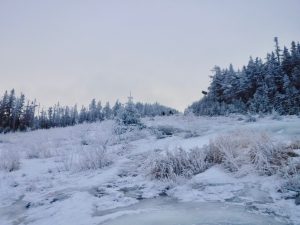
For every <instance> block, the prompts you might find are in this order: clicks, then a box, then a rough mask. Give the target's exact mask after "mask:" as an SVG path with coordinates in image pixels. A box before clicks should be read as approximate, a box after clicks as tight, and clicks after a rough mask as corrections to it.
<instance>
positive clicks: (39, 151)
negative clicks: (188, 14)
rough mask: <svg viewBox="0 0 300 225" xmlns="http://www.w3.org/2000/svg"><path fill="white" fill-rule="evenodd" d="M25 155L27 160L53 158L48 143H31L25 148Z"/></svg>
mask: <svg viewBox="0 0 300 225" xmlns="http://www.w3.org/2000/svg"><path fill="white" fill-rule="evenodd" d="M25 154H26V157H27V158H28V159H34V158H50V157H52V156H53V152H52V151H51V148H50V146H49V143H48V144H47V143H32V144H30V145H29V146H27V148H26V150H25Z"/></svg>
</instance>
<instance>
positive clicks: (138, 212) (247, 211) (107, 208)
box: [0, 115, 300, 225]
mask: <svg viewBox="0 0 300 225" xmlns="http://www.w3.org/2000/svg"><path fill="white" fill-rule="evenodd" d="M143 123H144V124H145V125H146V128H144V129H142V130H133V131H131V132H127V133H125V134H121V135H117V134H115V132H114V128H115V124H114V122H113V121H105V122H102V123H93V124H82V125H77V126H74V127H67V128H55V129H50V130H38V131H33V132H27V133H12V134H6V135H4V134H1V135H0V153H2V158H3V155H5V154H7V152H12V153H14V154H13V156H15V157H16V158H17V157H20V168H19V169H18V170H15V171H11V172H8V171H5V169H2V170H0V224H1V225H10V224H11V225H12V224H30V225H50V224H56V225H69V224H73V225H87V224H89V225H92V224H107V225H109V224H122V225H123V224H124V225H125V224H130V225H134V224H138V225H148V224H160V225H171V224H172V225H177V224H178V225H179V224H181V225H183V224H185V225H191V224H300V206H299V205H298V206H297V205H296V204H295V198H294V196H295V194H296V193H294V192H293V191H284V192H282V191H279V190H281V189H280V188H281V187H282V185H283V183H284V182H285V179H284V178H282V177H280V176H278V175H272V176H267V175H265V176H263V175H258V174H256V173H247V174H246V175H243V176H241V175H239V176H238V175H237V174H235V173H231V172H229V171H227V170H225V169H224V168H223V167H222V166H220V165H216V166H213V167H210V168H209V169H207V170H206V171H205V172H203V173H199V174H197V175H195V176H192V177H190V178H178V179H176V180H170V181H163V180H155V179H151V176H150V175H149V168H148V167H149V161H151V159H153V158H155V157H159V155H160V154H161V153H163V152H165V151H174V150H176V149H178V148H181V149H184V150H189V149H193V148H195V147H197V148H199V149H200V150H201V147H202V146H204V145H206V144H208V143H209V141H210V140H211V139H213V138H215V137H217V136H218V135H221V134H228V133H231V132H233V133H234V132H238V133H240V132H249V131H252V132H255V133H259V132H266V133H269V135H270V136H271V137H272V138H274V139H276V140H278V141H280V142H284V143H289V142H292V141H294V140H297V139H298V140H300V119H299V118H298V117H284V118H282V119H281V120H274V119H271V118H259V119H258V120H257V121H256V122H246V119H245V118H243V117H241V116H232V117H216V118H214V117H211V118H209V117H193V116H182V115H179V116H172V117H156V118H154V119H144V120H143ZM249 138H251V137H249ZM295 151H297V150H295ZM4 153H5V154H4ZM0 160H1V158H0ZM2 160H3V159H2ZM0 163H1V162H0Z"/></svg>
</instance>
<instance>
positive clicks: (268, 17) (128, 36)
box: [0, 0, 300, 110]
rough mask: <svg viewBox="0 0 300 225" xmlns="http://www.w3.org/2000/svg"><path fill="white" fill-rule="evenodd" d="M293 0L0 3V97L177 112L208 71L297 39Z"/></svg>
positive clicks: (299, 23)
mask: <svg viewBox="0 0 300 225" xmlns="http://www.w3.org/2000/svg"><path fill="white" fill-rule="evenodd" d="M299 9H300V1H299V0H280V1H279V0H243V1H242V0H219V1H216V0H198V1H196V0H194V1H192V0H186V1H184V0H181V1H179V0H160V1H158V0H149V1H142V0H135V1H134V0H119V1H114V0H110V1H108V0H107V1H100V0H98V1H91V0H82V1H76V0H69V1H67V0H43V1H38V0H34V1H33V0H19V1H18V0H0V78H1V79H0V92H1V94H2V93H3V92H4V90H6V89H11V88H15V89H16V90H17V91H19V92H20V91H22V92H24V93H25V94H26V96H27V97H28V98H31V99H32V98H37V99H38V101H40V102H41V103H42V104H44V105H46V106H48V105H52V104H54V103H55V102H57V101H58V100H59V101H60V102H61V103H62V104H68V105H73V104H74V103H78V104H79V105H81V104H85V105H86V104H88V103H89V101H90V99H92V98H94V97H95V98H97V99H101V100H102V101H104V102H105V101H110V102H111V103H113V102H114V101H115V100H116V99H117V98H119V99H120V100H122V101H124V100H125V99H126V96H128V94H129V91H130V90H131V92H132V93H133V96H134V97H135V100H139V101H143V102H155V101H158V102H160V103H162V104H165V105H169V106H172V107H176V108H178V109H180V110H183V109H184V108H185V107H186V106H187V105H189V104H190V103H192V102H193V101H195V100H198V99H200V97H201V90H203V89H204V90H205V89H206V88H207V86H208V85H209V77H208V76H209V75H210V74H211V72H210V70H211V69H212V68H213V66H214V65H220V66H222V67H225V66H227V65H228V64H229V63H233V64H234V65H236V67H238V66H241V65H243V64H245V63H247V61H248V58H249V56H250V55H252V56H259V57H264V56H265V54H266V53H267V52H269V51H271V50H272V49H273V45H274V43H273V37H274V36H278V37H279V41H280V44H281V45H289V44H290V42H291V41H292V40H295V41H300V13H299Z"/></svg>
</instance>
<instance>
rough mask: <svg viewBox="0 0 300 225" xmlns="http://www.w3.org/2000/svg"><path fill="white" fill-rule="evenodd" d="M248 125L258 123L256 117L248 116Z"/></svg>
mask: <svg viewBox="0 0 300 225" xmlns="http://www.w3.org/2000/svg"><path fill="white" fill-rule="evenodd" d="M245 121H246V122H247V123H251V122H256V121H257V119H256V117H254V116H252V115H248V116H247V118H246V120H245Z"/></svg>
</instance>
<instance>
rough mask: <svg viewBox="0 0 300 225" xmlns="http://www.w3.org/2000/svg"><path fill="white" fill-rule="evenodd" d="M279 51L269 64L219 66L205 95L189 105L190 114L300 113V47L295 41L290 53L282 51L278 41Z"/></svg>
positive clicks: (251, 62) (259, 61)
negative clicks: (238, 67)
mask: <svg viewBox="0 0 300 225" xmlns="http://www.w3.org/2000/svg"><path fill="white" fill-rule="evenodd" d="M274 41H275V50H274V51H273V52H271V53H269V54H267V57H266V60H265V62H263V60H262V59H260V58H255V59H253V58H251V57H250V60H249V62H248V64H247V65H246V66H244V67H243V68H242V70H241V71H240V70H237V71H236V70H234V69H233V66H232V65H230V66H229V68H226V69H221V68H219V67H215V68H214V70H213V73H214V74H213V76H211V78H212V81H211V84H210V86H209V87H208V91H204V92H202V93H205V96H204V97H203V98H202V99H201V100H200V101H198V102H195V103H193V104H192V105H191V106H189V108H188V110H187V112H193V113H194V114H196V115H209V116H213V115H226V114H228V113H260V114H270V113H272V112H273V111H276V112H277V113H279V114H282V115H283V114H285V115H286V114H289V115H297V114H300V44H299V43H297V44H296V43H295V42H292V43H291V48H290V50H289V49H288V48H286V47H284V48H283V51H282V50H281V49H280V47H279V44H278V39H277V38H275V39H274Z"/></svg>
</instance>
